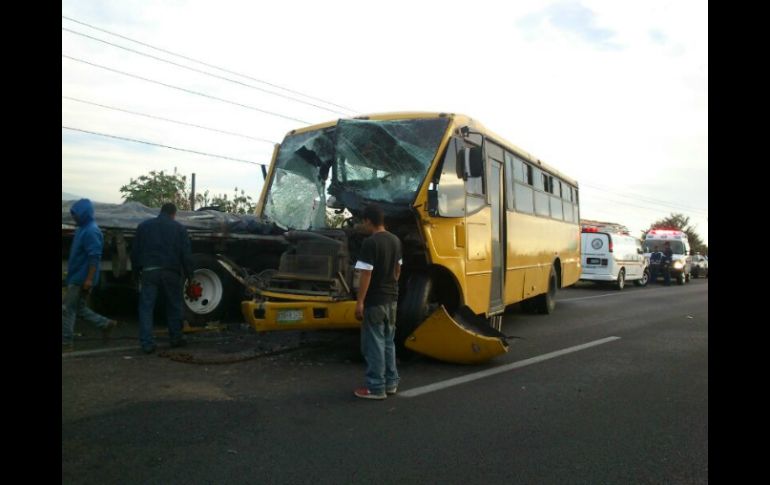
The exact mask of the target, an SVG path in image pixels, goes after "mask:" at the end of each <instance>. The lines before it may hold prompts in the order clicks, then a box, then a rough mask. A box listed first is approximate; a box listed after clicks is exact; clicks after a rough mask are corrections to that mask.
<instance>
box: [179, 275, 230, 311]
mask: <svg viewBox="0 0 770 485" xmlns="http://www.w3.org/2000/svg"><path fill="white" fill-rule="evenodd" d="M191 285H192V286H193V292H194V294H195V295H194V296H192V297H191V296H190V295H188V294H187V292H185V295H184V303H185V305H187V308H189V309H190V310H191V311H192V312H193V313H195V314H198V315H206V314H208V313H211V312H213V311H214V310H216V308H217V307H218V306H219V304H220V303H221V302H222V297H223V296H224V290H223V288H222V280H221V279H220V278H219V275H217V274H216V273H215V272H213V271H211V270H210V269H198V270H196V271H195V275H194V276H193V281H192V283H191ZM198 295H200V296H198Z"/></svg>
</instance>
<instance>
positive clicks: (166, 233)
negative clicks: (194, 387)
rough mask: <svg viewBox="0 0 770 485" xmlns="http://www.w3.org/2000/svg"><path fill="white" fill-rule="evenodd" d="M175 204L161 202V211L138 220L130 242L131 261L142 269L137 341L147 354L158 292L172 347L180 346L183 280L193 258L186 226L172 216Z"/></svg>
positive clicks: (151, 344) (188, 275) (152, 346)
mask: <svg viewBox="0 0 770 485" xmlns="http://www.w3.org/2000/svg"><path fill="white" fill-rule="evenodd" d="M175 217H176V206H175V205H174V204H171V203H167V204H163V206H162V207H161V208H160V215H158V217H156V218H155V219H149V220H147V221H144V222H142V223H141V224H139V227H137V229H136V237H135V238H134V242H133V244H132V246H131V265H132V269H133V270H134V271H140V272H141V290H140V293H139V341H140V343H141V346H142V351H143V352H144V353H146V354H151V353H153V352H155V348H156V345H155V339H154V338H153V335H152V327H153V310H154V309H155V300H156V299H157V296H158V292H159V291H160V292H163V295H164V296H165V300H166V319H167V321H166V323H167V325H168V335H169V339H170V341H171V347H182V346H184V345H186V343H187V342H186V341H185V339H184V338H183V336H182V298H183V294H182V282H183V281H184V277H186V278H188V279H192V276H193V262H192V251H191V249H190V237H189V236H188V235H187V229H185V227H184V226H183V225H181V224H180V223H178V222H177V221H175V220H174V218H175Z"/></svg>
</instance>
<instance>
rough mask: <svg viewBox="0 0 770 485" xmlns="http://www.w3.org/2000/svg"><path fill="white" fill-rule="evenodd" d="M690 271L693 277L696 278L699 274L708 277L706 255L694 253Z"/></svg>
mask: <svg viewBox="0 0 770 485" xmlns="http://www.w3.org/2000/svg"><path fill="white" fill-rule="evenodd" d="M690 273H691V274H692V277H693V278H697V277H699V276H703V277H704V278H708V277H709V260H708V258H707V257H706V256H701V255H700V254H695V255H694V256H693V257H692V269H691V270H690Z"/></svg>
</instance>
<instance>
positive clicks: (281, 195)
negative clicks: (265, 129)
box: [264, 128, 334, 229]
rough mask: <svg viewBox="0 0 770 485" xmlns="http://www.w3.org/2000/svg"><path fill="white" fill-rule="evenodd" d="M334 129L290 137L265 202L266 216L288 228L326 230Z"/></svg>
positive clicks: (279, 155)
mask: <svg viewBox="0 0 770 485" xmlns="http://www.w3.org/2000/svg"><path fill="white" fill-rule="evenodd" d="M333 133H334V129H333V128H331V129H328V128H327V129H325V130H316V131H310V132H306V133H300V134H298V135H292V136H287V137H286V139H285V140H284V141H283V143H282V144H281V148H280V151H279V153H278V160H276V164H275V170H274V172H275V174H274V175H273V180H272V184H271V186H270V190H269V191H268V194H267V200H266V201H265V212H264V213H265V215H266V216H267V217H269V218H270V219H271V220H273V221H275V222H276V223H277V224H279V225H280V226H283V227H284V228H286V229H307V228H310V227H325V225H326V223H325V217H326V194H325V188H324V181H325V180H326V178H327V175H328V171H329V167H330V166H331V163H332V160H333V158H334V142H333V139H332V136H333Z"/></svg>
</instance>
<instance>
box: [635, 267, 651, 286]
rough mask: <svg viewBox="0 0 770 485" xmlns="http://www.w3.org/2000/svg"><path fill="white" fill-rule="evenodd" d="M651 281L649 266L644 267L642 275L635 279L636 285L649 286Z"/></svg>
mask: <svg viewBox="0 0 770 485" xmlns="http://www.w3.org/2000/svg"><path fill="white" fill-rule="evenodd" d="M649 281H650V270H649V269H648V268H644V271H643V272H642V277H641V278H639V279H638V280H634V284H635V285H636V286H647V283H649Z"/></svg>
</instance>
